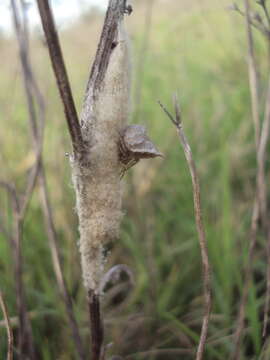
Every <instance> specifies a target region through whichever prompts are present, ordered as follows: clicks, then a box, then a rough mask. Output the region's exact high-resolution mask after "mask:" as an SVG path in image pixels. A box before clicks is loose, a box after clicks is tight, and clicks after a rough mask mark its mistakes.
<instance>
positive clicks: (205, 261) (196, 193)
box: [159, 98, 212, 360]
mask: <svg viewBox="0 0 270 360" xmlns="http://www.w3.org/2000/svg"><path fill="white" fill-rule="evenodd" d="M159 104H160V106H161V108H162V109H163V111H164V112H165V114H166V115H167V116H168V117H169V119H170V120H171V121H172V123H173V124H174V125H175V126H176V128H177V132H178V136H179V139H180V143H181V145H182V147H183V150H184V153H185V158H186V161H187V164H188V167H189V171H190V175H191V179H192V187H193V201H194V211H195V219H196V226H197V232H198V236H199V243H200V248H201V257H202V266H203V285H204V302H205V314H204V319H203V324H202V330H201V335H200V342H199V346H198V349H197V354H196V360H202V358H203V354H204V350H205V345H206V339H207V332H208V326H209V320H210V313H211V305H212V295H211V267H210V263H209V256H208V249H207V241H206V236H205V230H204V225H203V219H202V209H201V192H200V183H199V178H198V174H197V170H196V165H195V162H194V159H193V155H192V151H191V148H190V145H189V142H188V140H187V138H186V135H185V133H184V130H183V127H182V120H181V111H180V107H179V104H178V102H177V99H176V98H175V100H174V105H175V117H174V116H172V115H171V114H170V112H169V111H168V110H167V109H166V108H165V107H164V106H163V105H162V104H161V103H160V102H159Z"/></svg>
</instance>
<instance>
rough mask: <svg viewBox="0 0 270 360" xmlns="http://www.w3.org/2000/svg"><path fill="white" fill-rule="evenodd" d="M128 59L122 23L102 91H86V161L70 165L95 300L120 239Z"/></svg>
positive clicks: (89, 287)
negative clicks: (111, 245) (111, 247)
mask: <svg viewBox="0 0 270 360" xmlns="http://www.w3.org/2000/svg"><path fill="white" fill-rule="evenodd" d="M129 58H130V55H129V44H128V38H127V35H126V32H125V29H124V27H123V23H122V21H121V23H119V26H118V44H117V46H116V47H115V48H114V50H113V52H112V54H111V56H110V61H109V65H108V68H107V71H106V75H105V78H104V80H103V84H102V86H101V90H100V91H99V93H98V94H97V96H95V99H94V100H93V97H91V93H90V92H91V89H89V94H87V96H86V98H85V103H84V107H83V111H82V116H81V120H82V135H83V139H84V141H85V143H86V144H87V147H88V149H87V151H88V161H86V162H84V163H83V164H82V163H81V162H79V161H76V160H74V159H71V163H72V172H73V182H74V186H75V190H76V198H77V203H76V207H77V213H78V217H79V230H80V240H79V248H80V252H81V261H82V272H83V279H84V285H85V287H86V289H87V290H94V291H95V293H96V294H98V289H99V284H100V280H101V277H102V275H103V265H104V261H105V259H104V255H103V253H104V245H106V243H108V242H110V241H112V240H115V239H116V238H117V237H118V235H119V227H120V222H121V218H122V211H121V197H122V194H121V184H120V176H119V174H120V171H121V163H120V162H119V156H118V142H119V133H120V131H121V129H122V128H123V127H125V126H126V125H127V120H128V115H129V103H130V59H129ZM89 99H90V100H89Z"/></svg>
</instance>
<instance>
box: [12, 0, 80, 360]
mask: <svg viewBox="0 0 270 360" xmlns="http://www.w3.org/2000/svg"><path fill="white" fill-rule="evenodd" d="M21 4H22V12H23V14H24V16H23V23H22V20H21V18H20V16H19V12H18V9H17V6H16V3H15V1H14V0H12V9H13V17H14V24H15V30H16V35H17V39H18V44H19V50H20V59H21V65H22V70H23V79H24V87H25V93H26V99H27V105H28V113H29V124H30V129H31V133H32V138H33V147H34V151H35V152H36V162H38V163H39V168H38V170H39V184H40V198H41V206H42V211H43V217H44V222H45V226H46V231H47V235H48V240H49V246H50V250H51V255H52V263H53V268H54V272H55V276H56V280H57V284H58V289H59V292H60V294H61V296H62V299H63V301H64V304H65V307H66V313H67V317H68V320H69V326H70V329H71V331H72V335H73V341H74V343H75V347H76V350H77V353H78V355H79V357H80V359H81V360H83V359H85V353H84V349H83V345H82V341H81V337H80V333H79V328H78V324H77V321H76V318H75V315H74V311H73V304H72V299H71V296H70V294H69V292H68V289H67V285H66V282H65V279H64V276H63V273H62V268H61V262H60V255H59V249H58V245H57V236H56V231H55V225H54V221H53V215H52V210H51V206H50V200H49V195H48V189H47V184H46V174H45V169H44V166H43V161H42V145H43V136H42V135H43V128H44V123H45V102H44V99H43V95H42V94H41V91H40V89H39V87H38V85H37V82H36V80H35V76H34V73H33V70H32V65H31V62H30V58H29V47H28V23H27V21H28V19H27V14H26V10H24V7H23V6H24V2H23V1H21ZM35 98H36V102H37V105H38V116H37V114H36V111H35Z"/></svg>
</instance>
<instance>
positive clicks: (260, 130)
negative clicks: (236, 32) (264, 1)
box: [231, 0, 270, 360]
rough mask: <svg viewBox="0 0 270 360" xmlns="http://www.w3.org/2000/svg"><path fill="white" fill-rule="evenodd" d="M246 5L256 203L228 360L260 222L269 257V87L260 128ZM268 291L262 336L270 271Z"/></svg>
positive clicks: (242, 309)
mask: <svg viewBox="0 0 270 360" xmlns="http://www.w3.org/2000/svg"><path fill="white" fill-rule="evenodd" d="M244 4H245V12H246V13H245V18H246V32H247V41H248V64H249V85H250V93H251V105H252V118H253V124H254V130H255V142H256V157H257V176H256V191H255V200H254V206H253V214H252V222H251V230H250V245H249V253H248V263H247V265H246V269H245V279H244V287H243V293H242V297H241V302H240V306H239V314H238V320H237V328H236V333H235V337H234V351H233V353H232V357H231V359H233V360H238V359H239V358H240V348H241V340H242V333H243V330H244V325H245V324H244V321H245V308H246V304H247V301H248V288H249V285H250V281H251V279H252V270H253V259H254V251H255V248H256V243H257V232H258V222H259V219H261V221H262V227H263V230H264V232H265V234H267V243H268V245H267V252H268V253H270V248H269V246H270V245H269V237H270V236H269V229H268V220H267V191H266V178H265V157H266V147H267V143H268V140H269V130H270V77H269V85H268V93H267V98H266V106H265V116H264V120H263V124H262V127H261V125H260V115H259V82H258V70H257V63H256V60H255V53H254V41H253V34H252V27H251V19H250V16H251V15H250V3H249V0H244ZM268 266H269V265H268ZM267 273H268V275H267V291H266V302H265V309H264V326H263V334H264V335H265V332H266V325H267V321H268V309H269V296H270V294H269V292H270V270H269V268H268V271H267Z"/></svg>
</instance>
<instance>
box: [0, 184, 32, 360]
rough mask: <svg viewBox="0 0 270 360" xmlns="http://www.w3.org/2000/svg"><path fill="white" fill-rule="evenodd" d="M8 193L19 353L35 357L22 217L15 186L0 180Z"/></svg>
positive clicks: (22, 355)
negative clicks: (23, 254)
mask: <svg viewBox="0 0 270 360" xmlns="http://www.w3.org/2000/svg"><path fill="white" fill-rule="evenodd" d="M0 186H1V187H3V188H4V189H5V190H6V191H7V193H8V194H9V197H10V200H11V204H12V209H13V228H12V234H11V235H10V236H9V240H10V246H11V251H12V256H13V261H14V278H15V288H16V301H17V309H18V314H19V354H20V356H21V357H22V358H23V357H24V356H27V357H29V358H30V359H35V349H34V341H33V335H32V328H31V322H30V319H29V317H28V313H27V306H26V299H25V298H26V296H25V288H24V284H23V279H22V273H23V257H22V250H21V244H22V226H23V219H21V216H20V206H21V204H20V201H19V197H18V195H17V192H16V188H15V186H14V185H13V184H11V183H6V182H3V181H0Z"/></svg>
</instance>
